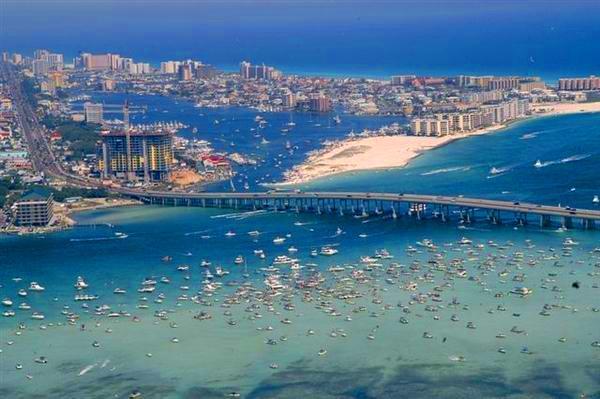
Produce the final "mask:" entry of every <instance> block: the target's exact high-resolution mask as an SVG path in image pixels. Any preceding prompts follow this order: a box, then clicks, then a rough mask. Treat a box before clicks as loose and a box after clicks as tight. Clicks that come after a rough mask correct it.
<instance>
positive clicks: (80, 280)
mask: <svg viewBox="0 0 600 399" xmlns="http://www.w3.org/2000/svg"><path fill="white" fill-rule="evenodd" d="M88 287H89V284H88V283H86V282H85V280H84V279H83V277H81V276H78V277H77V281H76V282H75V289H77V290H83V289H86V288H88Z"/></svg>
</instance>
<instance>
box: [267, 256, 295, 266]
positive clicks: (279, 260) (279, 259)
mask: <svg viewBox="0 0 600 399" xmlns="http://www.w3.org/2000/svg"><path fill="white" fill-rule="evenodd" d="M296 262H298V259H294V258H290V257H289V256H285V255H278V256H276V257H275V259H273V265H289V264H292V263H296Z"/></svg>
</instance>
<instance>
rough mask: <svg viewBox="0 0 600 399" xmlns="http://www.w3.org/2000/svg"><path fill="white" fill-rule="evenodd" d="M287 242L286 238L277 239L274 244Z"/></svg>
mask: <svg viewBox="0 0 600 399" xmlns="http://www.w3.org/2000/svg"><path fill="white" fill-rule="evenodd" d="M284 242H285V238H284V237H279V236H277V237H275V238H274V239H273V244H283V243H284Z"/></svg>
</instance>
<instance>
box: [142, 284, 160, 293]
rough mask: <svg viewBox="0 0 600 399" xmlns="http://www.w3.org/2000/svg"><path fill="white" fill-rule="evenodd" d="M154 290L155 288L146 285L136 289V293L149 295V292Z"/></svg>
mask: <svg viewBox="0 0 600 399" xmlns="http://www.w3.org/2000/svg"><path fill="white" fill-rule="evenodd" d="M155 289H156V287H155V286H153V285H146V286H144V287H141V288H138V290H137V291H138V292H139V293H140V294H142V293H151V292H154V290H155Z"/></svg>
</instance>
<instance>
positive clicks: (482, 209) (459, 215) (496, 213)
mask: <svg viewBox="0 0 600 399" xmlns="http://www.w3.org/2000/svg"><path fill="white" fill-rule="evenodd" d="M121 194H124V195H127V196H130V197H133V198H136V199H138V200H140V201H142V202H144V203H147V204H156V205H169V206H194V207H212V208H229V209H240V210H241V209H250V210H257V209H273V210H288V211H293V212H314V213H318V214H322V213H336V214H339V215H358V216H360V215H362V216H368V215H373V214H376V215H388V216H391V217H392V218H394V219H395V218H399V217H405V216H409V217H414V218H416V219H427V218H436V219H439V220H441V221H444V222H445V221H450V220H460V221H462V222H463V223H474V222H477V221H484V220H485V221H488V222H490V223H493V224H502V223H515V224H517V225H523V226H524V225H528V224H537V225H539V226H540V227H548V226H552V225H558V226H562V227H564V228H583V229H594V228H596V227H598V226H599V225H600V210H590V209H574V208H563V207H559V206H549V205H539V204H532V203H524V202H509V201H499V200H489V199H479V198H466V197H452V196H442V195H439V196H435V195H417V194H396V193H365V192H303V191H293V192H288V191H285V192H280V191H268V192H247V193H219V192H214V193H210V192H206V193H183V192H175V191H167V192H165V191H138V190H121Z"/></svg>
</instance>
